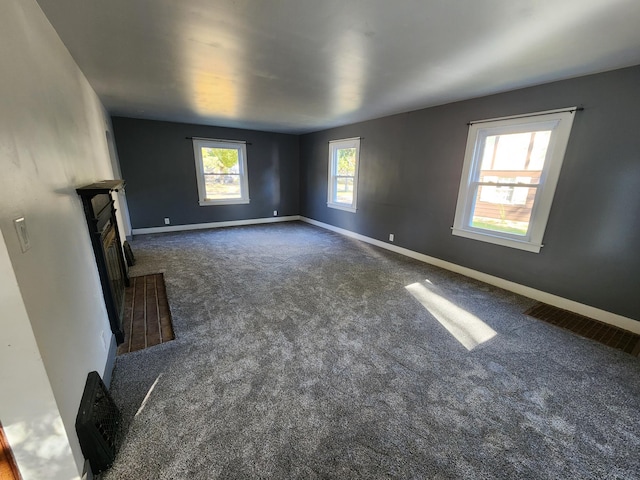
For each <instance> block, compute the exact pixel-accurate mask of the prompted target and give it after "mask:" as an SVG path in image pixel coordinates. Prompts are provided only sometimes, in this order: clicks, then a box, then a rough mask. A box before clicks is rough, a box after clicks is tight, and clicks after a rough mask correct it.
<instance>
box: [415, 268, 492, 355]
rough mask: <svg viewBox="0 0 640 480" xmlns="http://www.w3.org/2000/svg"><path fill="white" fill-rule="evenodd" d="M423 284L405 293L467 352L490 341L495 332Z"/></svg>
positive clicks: (418, 283) (417, 284)
mask: <svg viewBox="0 0 640 480" xmlns="http://www.w3.org/2000/svg"><path fill="white" fill-rule="evenodd" d="M426 283H431V282H429V281H428V280H426V281H425V282H422V283H421V282H417V283H412V284H411V285H407V286H406V287H404V288H406V289H407V291H408V292H409V293H410V294H411V295H413V297H414V298H415V299H416V300H418V302H420V303H421V304H422V306H423V307H424V308H425V309H426V310H427V311H428V312H429V313H430V314H431V315H433V316H434V317H435V319H436V320H438V322H440V324H441V325H442V326H443V327H444V328H446V329H447V331H448V332H449V333H450V334H451V335H453V336H454V337H455V339H456V340H458V341H459V342H460V343H461V344H462V345H463V346H464V347H465V348H466V349H467V350H473V349H474V348H475V347H477V346H478V345H480V344H482V343H484V342H486V341H487V340H491V339H492V338H493V337H495V336H496V335H497V332H496V331H495V330H494V329H493V328H491V327H490V326H489V325H487V324H486V323H484V322H483V321H482V320H480V319H479V318H478V317H476V316H475V315H473V314H471V313H469V312H467V311H466V310H465V309H463V308H461V307H459V306H457V305H456V304H454V303H452V302H451V301H449V300H447V299H446V298H444V297H443V296H441V295H439V294H437V293H435V292H434V291H432V290H431V289H430V288H429V287H428V286H427V285H426Z"/></svg>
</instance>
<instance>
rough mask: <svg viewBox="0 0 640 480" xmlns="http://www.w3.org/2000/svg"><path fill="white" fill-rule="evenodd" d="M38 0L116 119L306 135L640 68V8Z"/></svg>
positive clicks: (394, 1)
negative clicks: (626, 67)
mask: <svg viewBox="0 0 640 480" xmlns="http://www.w3.org/2000/svg"><path fill="white" fill-rule="evenodd" d="M38 2H39V4H40V6H41V7H42V9H43V10H44V12H45V14H46V15H47V17H48V18H49V20H50V21H51V23H52V24H53V26H54V27H55V29H56V30H57V32H58V34H59V35H60V37H61V38H62V40H63V41H64V43H65V44H66V46H67V48H68V49H69V51H70V52H71V54H72V55H73V57H74V59H75V60H76V62H77V63H78V65H79V66H80V68H81V69H82V70H83V72H84V73H85V75H86V76H87V78H88V79H89V82H90V83H91V85H92V86H93V88H94V89H95V90H96V92H97V93H98V95H99V96H100V99H101V100H102V102H103V103H104V105H105V106H106V107H107V109H108V110H109V112H110V113H111V114H113V115H122V116H131V117H140V118H151V119H159V120H172V121H179V122H190V123H202V124H211V125H221V126H231V127H242V128H251V129H259V130H269V131H279V132H289V133H301V132H309V131H314V130H320V129H324V128H327V127H332V126H337V125H344V124H347V123H352V122H356V121H360V120H366V119H371V118H376V117H381V116H384V115H389V114H392V113H399V112H404V111H409V110H415V109H418V108H423V107H428V106H433V105H439V104H443V103H448V102H451V101H456V100H462V99H467V98H472V97H477V96H482V95H486V94H491V93H497V92H501V91H505V90H512V89H515V88H520V87H524V86H530V85H536V84H540V83H545V82H549V81H554V80H559V79H564V78H569V77H575V76H580V75H584V74H589V73H596V72H601V71H605V70H611V69H615V68H619V67H625V66H630V65H637V64H640V1H639V0H215V1H214V0H38ZM639 87H640V85H639Z"/></svg>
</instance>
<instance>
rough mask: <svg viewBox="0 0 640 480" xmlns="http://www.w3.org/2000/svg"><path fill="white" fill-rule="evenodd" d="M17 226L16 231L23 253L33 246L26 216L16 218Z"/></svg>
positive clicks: (15, 223) (14, 222)
mask: <svg viewBox="0 0 640 480" xmlns="http://www.w3.org/2000/svg"><path fill="white" fill-rule="evenodd" d="M13 224H14V225H15V227H16V233H17V234H18V240H20V249H21V250H22V253H24V252H26V251H27V250H29V249H30V248H31V241H30V240H29V232H27V224H26V222H25V220H24V217H20V218H16V219H15V220H14V221H13Z"/></svg>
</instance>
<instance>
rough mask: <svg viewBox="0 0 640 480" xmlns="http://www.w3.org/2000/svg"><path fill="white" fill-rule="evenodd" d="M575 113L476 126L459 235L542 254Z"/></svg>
mask: <svg viewBox="0 0 640 480" xmlns="http://www.w3.org/2000/svg"><path fill="white" fill-rule="evenodd" d="M575 111H576V108H575V107H574V108H566V109H562V110H553V111H549V112H540V113H535V114H531V115H523V116H518V117H505V118H498V119H493V120H482V121H478V122H471V124H470V127H469V136H468V139H467V149H466V152H465V158H464V167H463V169H462V180H461V181H460V190H459V192H458V204H457V206H456V215H455V220H454V223H453V234H454V235H459V236H462V237H466V238H472V239H475V240H481V241H484V242H490V243H496V244H498V245H504V246H508V247H513V248H519V249H522V250H527V251H530V252H536V253H537V252H539V251H540V248H541V247H542V237H543V236H544V230H545V228H546V225H547V219H548V217H549V211H550V210H551V202H552V201H553V195H554V193H555V188H556V184H557V182H558V177H559V176H560V168H561V167H562V160H563V158H564V153H565V150H566V148H567V142H568V141H569V134H570V133H571V126H572V124H573V117H574V112H575Z"/></svg>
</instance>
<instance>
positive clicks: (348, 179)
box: [327, 138, 360, 212]
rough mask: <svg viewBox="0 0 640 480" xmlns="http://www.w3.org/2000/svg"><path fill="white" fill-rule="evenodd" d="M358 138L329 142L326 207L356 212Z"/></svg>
mask: <svg viewBox="0 0 640 480" xmlns="http://www.w3.org/2000/svg"><path fill="white" fill-rule="evenodd" d="M359 158H360V138H347V139H344V140H333V141H331V142H329V191H328V194H327V206H329V207H331V208H338V209H340V210H346V211H348V212H355V211H356V204H357V200H358V163H359Z"/></svg>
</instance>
